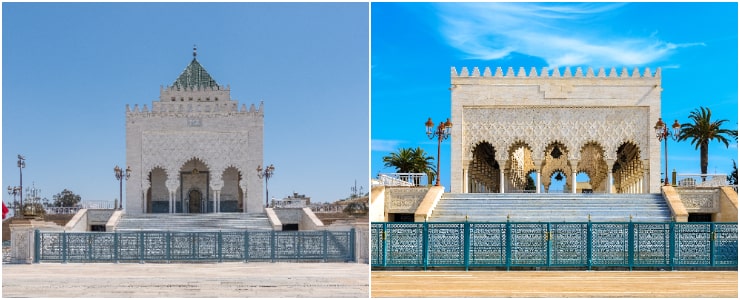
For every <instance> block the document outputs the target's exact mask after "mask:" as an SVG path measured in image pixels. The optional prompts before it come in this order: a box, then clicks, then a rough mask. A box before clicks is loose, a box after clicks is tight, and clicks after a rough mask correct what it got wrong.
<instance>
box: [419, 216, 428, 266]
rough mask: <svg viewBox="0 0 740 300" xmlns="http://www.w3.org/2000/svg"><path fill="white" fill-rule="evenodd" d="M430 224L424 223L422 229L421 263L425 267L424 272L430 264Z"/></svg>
mask: <svg viewBox="0 0 740 300" xmlns="http://www.w3.org/2000/svg"><path fill="white" fill-rule="evenodd" d="M428 234H429V224H428V223H427V222H424V224H422V227H421V263H422V264H423V265H424V271H426V270H427V264H429V237H428Z"/></svg>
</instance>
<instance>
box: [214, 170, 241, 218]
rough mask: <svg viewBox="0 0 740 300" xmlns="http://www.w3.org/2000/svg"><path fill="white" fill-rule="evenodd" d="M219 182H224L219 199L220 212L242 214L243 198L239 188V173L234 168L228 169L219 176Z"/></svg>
mask: <svg viewBox="0 0 740 300" xmlns="http://www.w3.org/2000/svg"><path fill="white" fill-rule="evenodd" d="M221 180H223V182H224V185H223V187H222V188H221V193H220V198H219V201H220V202H221V203H220V205H219V207H220V208H221V212H242V207H243V206H244V204H243V201H244V199H243V198H244V196H243V193H242V190H241V187H239V182H241V180H242V174H241V172H239V170H238V169H237V168H235V167H228V168H226V170H224V172H223V173H222V174H221Z"/></svg>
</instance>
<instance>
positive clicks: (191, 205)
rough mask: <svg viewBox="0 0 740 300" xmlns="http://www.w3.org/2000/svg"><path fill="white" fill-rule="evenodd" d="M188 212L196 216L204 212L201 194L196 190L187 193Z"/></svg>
mask: <svg viewBox="0 0 740 300" xmlns="http://www.w3.org/2000/svg"><path fill="white" fill-rule="evenodd" d="M187 202H188V211H189V212H190V213H193V214H198V213H201V212H203V211H205V209H204V208H205V207H204V205H203V204H204V202H203V194H202V193H201V192H200V191H199V190H198V189H193V190H191V191H190V192H189V193H188V200H187Z"/></svg>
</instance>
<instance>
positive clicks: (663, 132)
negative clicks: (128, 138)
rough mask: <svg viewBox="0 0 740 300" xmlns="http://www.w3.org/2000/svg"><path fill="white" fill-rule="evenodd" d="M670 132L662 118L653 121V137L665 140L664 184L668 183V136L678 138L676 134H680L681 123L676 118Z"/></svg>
mask: <svg viewBox="0 0 740 300" xmlns="http://www.w3.org/2000/svg"><path fill="white" fill-rule="evenodd" d="M671 127H672V128H673V130H672V132H670V133H669V132H668V127H667V126H666V124H665V123H663V119H662V118H658V122H657V123H655V137H657V138H658V141H665V183H664V185H670V183H669V182H668V138H669V137H670V138H671V139H673V140H674V141H675V140H678V136H679V135H680V134H681V124H678V120H675V121H674V122H673V125H672V126H671Z"/></svg>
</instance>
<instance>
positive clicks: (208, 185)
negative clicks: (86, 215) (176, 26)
mask: <svg viewBox="0 0 740 300" xmlns="http://www.w3.org/2000/svg"><path fill="white" fill-rule="evenodd" d="M263 128H264V110H263V107H262V104H260V106H259V107H255V106H254V104H252V105H251V106H250V107H249V108H247V107H246V105H244V104H242V105H241V107H240V106H239V102H238V101H237V100H235V99H231V89H230V87H229V86H228V85H227V86H223V85H219V84H218V83H217V82H216V80H214V79H213V78H212V77H211V75H210V74H208V72H207V71H206V70H205V68H203V66H201V64H200V63H199V62H198V60H197V59H196V52H195V49H193V60H192V61H191V62H190V64H189V65H188V66H187V67H186V68H185V70H184V71H183V72H182V74H180V76H179V77H177V79H176V80H175V81H174V82H173V83H172V85H170V86H166V87H161V88H160V93H159V100H158V101H153V102H152V106H151V108H149V107H147V105H146V104H144V106H143V107H139V106H138V105H134V107H133V108H130V107H129V106H128V105H127V106H126V162H127V163H128V166H130V168H131V171H132V173H131V177H130V178H129V179H128V180H127V181H126V202H125V205H124V208H125V210H126V213H127V214H147V213H213V212H245V213H247V212H250V213H253V212H257V213H261V212H263V211H264V205H263V204H262V202H261V199H262V198H261V197H262V196H261V195H262V184H261V181H260V179H259V178H258V177H257V172H255V171H254V170H256V169H257V166H259V165H260V164H262V158H263Z"/></svg>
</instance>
